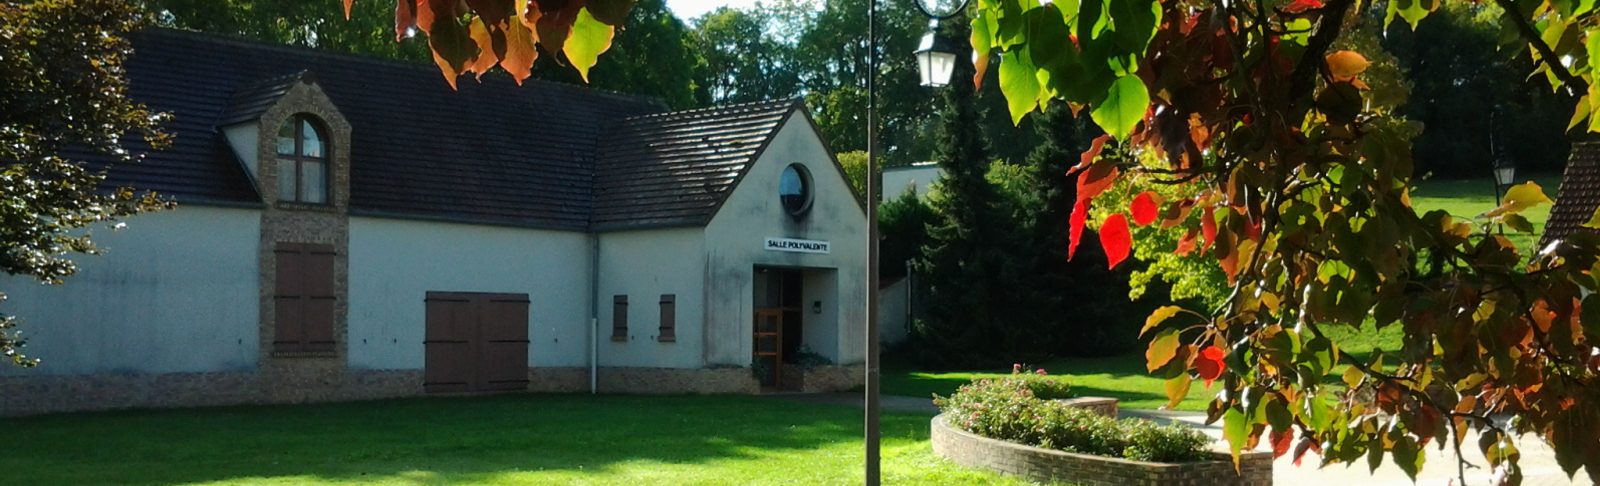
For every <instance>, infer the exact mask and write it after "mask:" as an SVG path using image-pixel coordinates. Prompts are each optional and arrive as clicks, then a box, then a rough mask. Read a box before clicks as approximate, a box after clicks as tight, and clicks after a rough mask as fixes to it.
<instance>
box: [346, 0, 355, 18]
mask: <svg viewBox="0 0 1600 486" xmlns="http://www.w3.org/2000/svg"><path fill="white" fill-rule="evenodd" d="M354 1H355V0H344V19H345V20H350V3H351V2H354Z"/></svg>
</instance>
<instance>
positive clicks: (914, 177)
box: [883, 162, 944, 201]
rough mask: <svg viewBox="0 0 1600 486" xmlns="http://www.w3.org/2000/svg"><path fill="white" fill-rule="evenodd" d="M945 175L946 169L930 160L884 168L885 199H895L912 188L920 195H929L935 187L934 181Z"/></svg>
mask: <svg viewBox="0 0 1600 486" xmlns="http://www.w3.org/2000/svg"><path fill="white" fill-rule="evenodd" d="M943 177H944V171H942V170H939V166H938V165H934V164H933V163H930V162H923V163H921V164H918V165H912V166H906V167H889V168H886V169H883V195H884V197H883V199H884V200H885V201H887V200H890V199H894V198H896V197H899V196H900V195H901V194H905V193H906V191H912V190H915V191H917V196H918V197H927V196H928V192H929V191H931V190H932V189H933V183H935V182H938V181H939V179H941V178H943Z"/></svg>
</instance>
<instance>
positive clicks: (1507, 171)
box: [1494, 159, 1517, 194]
mask: <svg viewBox="0 0 1600 486" xmlns="http://www.w3.org/2000/svg"><path fill="white" fill-rule="evenodd" d="M1516 182H1517V164H1516V163H1515V162H1512V161H1510V160H1507V159H1500V160H1498V161H1496V162H1495V164H1494V183H1495V185H1496V187H1506V186H1509V185H1512V184H1515V183H1516ZM1495 193H1496V194H1499V191H1495Z"/></svg>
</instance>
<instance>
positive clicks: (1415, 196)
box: [1411, 174, 1561, 253]
mask: <svg viewBox="0 0 1600 486" xmlns="http://www.w3.org/2000/svg"><path fill="white" fill-rule="evenodd" d="M1517 180H1518V181H1519V182H1527V181H1530V180H1531V181H1533V182H1534V183H1537V184H1539V187H1542V188H1544V193H1545V194H1546V195H1548V196H1550V198H1551V199H1554V198H1555V197H1556V192H1557V190H1558V189H1560V185H1561V176H1560V175H1559V174H1535V175H1531V176H1521V177H1518V179H1517ZM1411 205H1412V207H1414V208H1416V210H1417V214H1424V213H1427V212H1428V211H1432V210H1435V209H1443V210H1445V211H1448V212H1449V213H1450V214H1451V215H1454V216H1457V217H1461V218H1472V217H1474V216H1477V215H1479V214H1483V213H1484V212H1485V211H1488V210H1490V209H1494V207H1495V204H1494V182H1493V181H1491V180H1489V179H1467V180H1457V179H1443V180H1427V181H1422V182H1421V183H1418V184H1417V187H1416V188H1415V189H1413V190H1412V191H1411ZM1523 216H1527V217H1528V221H1530V222H1532V223H1533V227H1534V230H1535V231H1536V232H1537V233H1539V234H1542V233H1543V230H1544V222H1545V220H1546V219H1548V218H1549V217H1550V205H1544V206H1539V207H1536V208H1532V209H1529V210H1527V211H1525V212H1523ZM1506 236H1507V237H1508V238H1510V239H1511V241H1512V242H1513V243H1516V244H1517V248H1520V249H1522V251H1523V252H1524V253H1530V252H1529V251H1528V249H1529V248H1532V246H1533V245H1534V244H1536V243H1538V240H1539V235H1538V234H1534V235H1528V234H1526V233H1522V234H1514V233H1513V232H1511V231H1509V230H1507V232H1506Z"/></svg>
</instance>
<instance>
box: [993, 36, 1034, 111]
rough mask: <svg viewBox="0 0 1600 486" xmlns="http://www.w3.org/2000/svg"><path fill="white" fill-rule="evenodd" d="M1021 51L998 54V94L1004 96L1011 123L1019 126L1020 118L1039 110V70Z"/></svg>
mask: <svg viewBox="0 0 1600 486" xmlns="http://www.w3.org/2000/svg"><path fill="white" fill-rule="evenodd" d="M1028 57H1029V56H1025V55H1022V53H1021V51H1007V52H1003V53H1000V92H1001V93H1004V94H1005V95H1006V108H1008V109H1010V111H1011V123H1012V124H1013V125H1021V124H1022V117H1025V116H1028V113H1029V112H1032V111H1033V110H1035V109H1037V108H1039V76H1038V74H1037V73H1038V71H1039V68H1037V67H1034V65H1033V61H1032V60H1030V59H1028Z"/></svg>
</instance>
